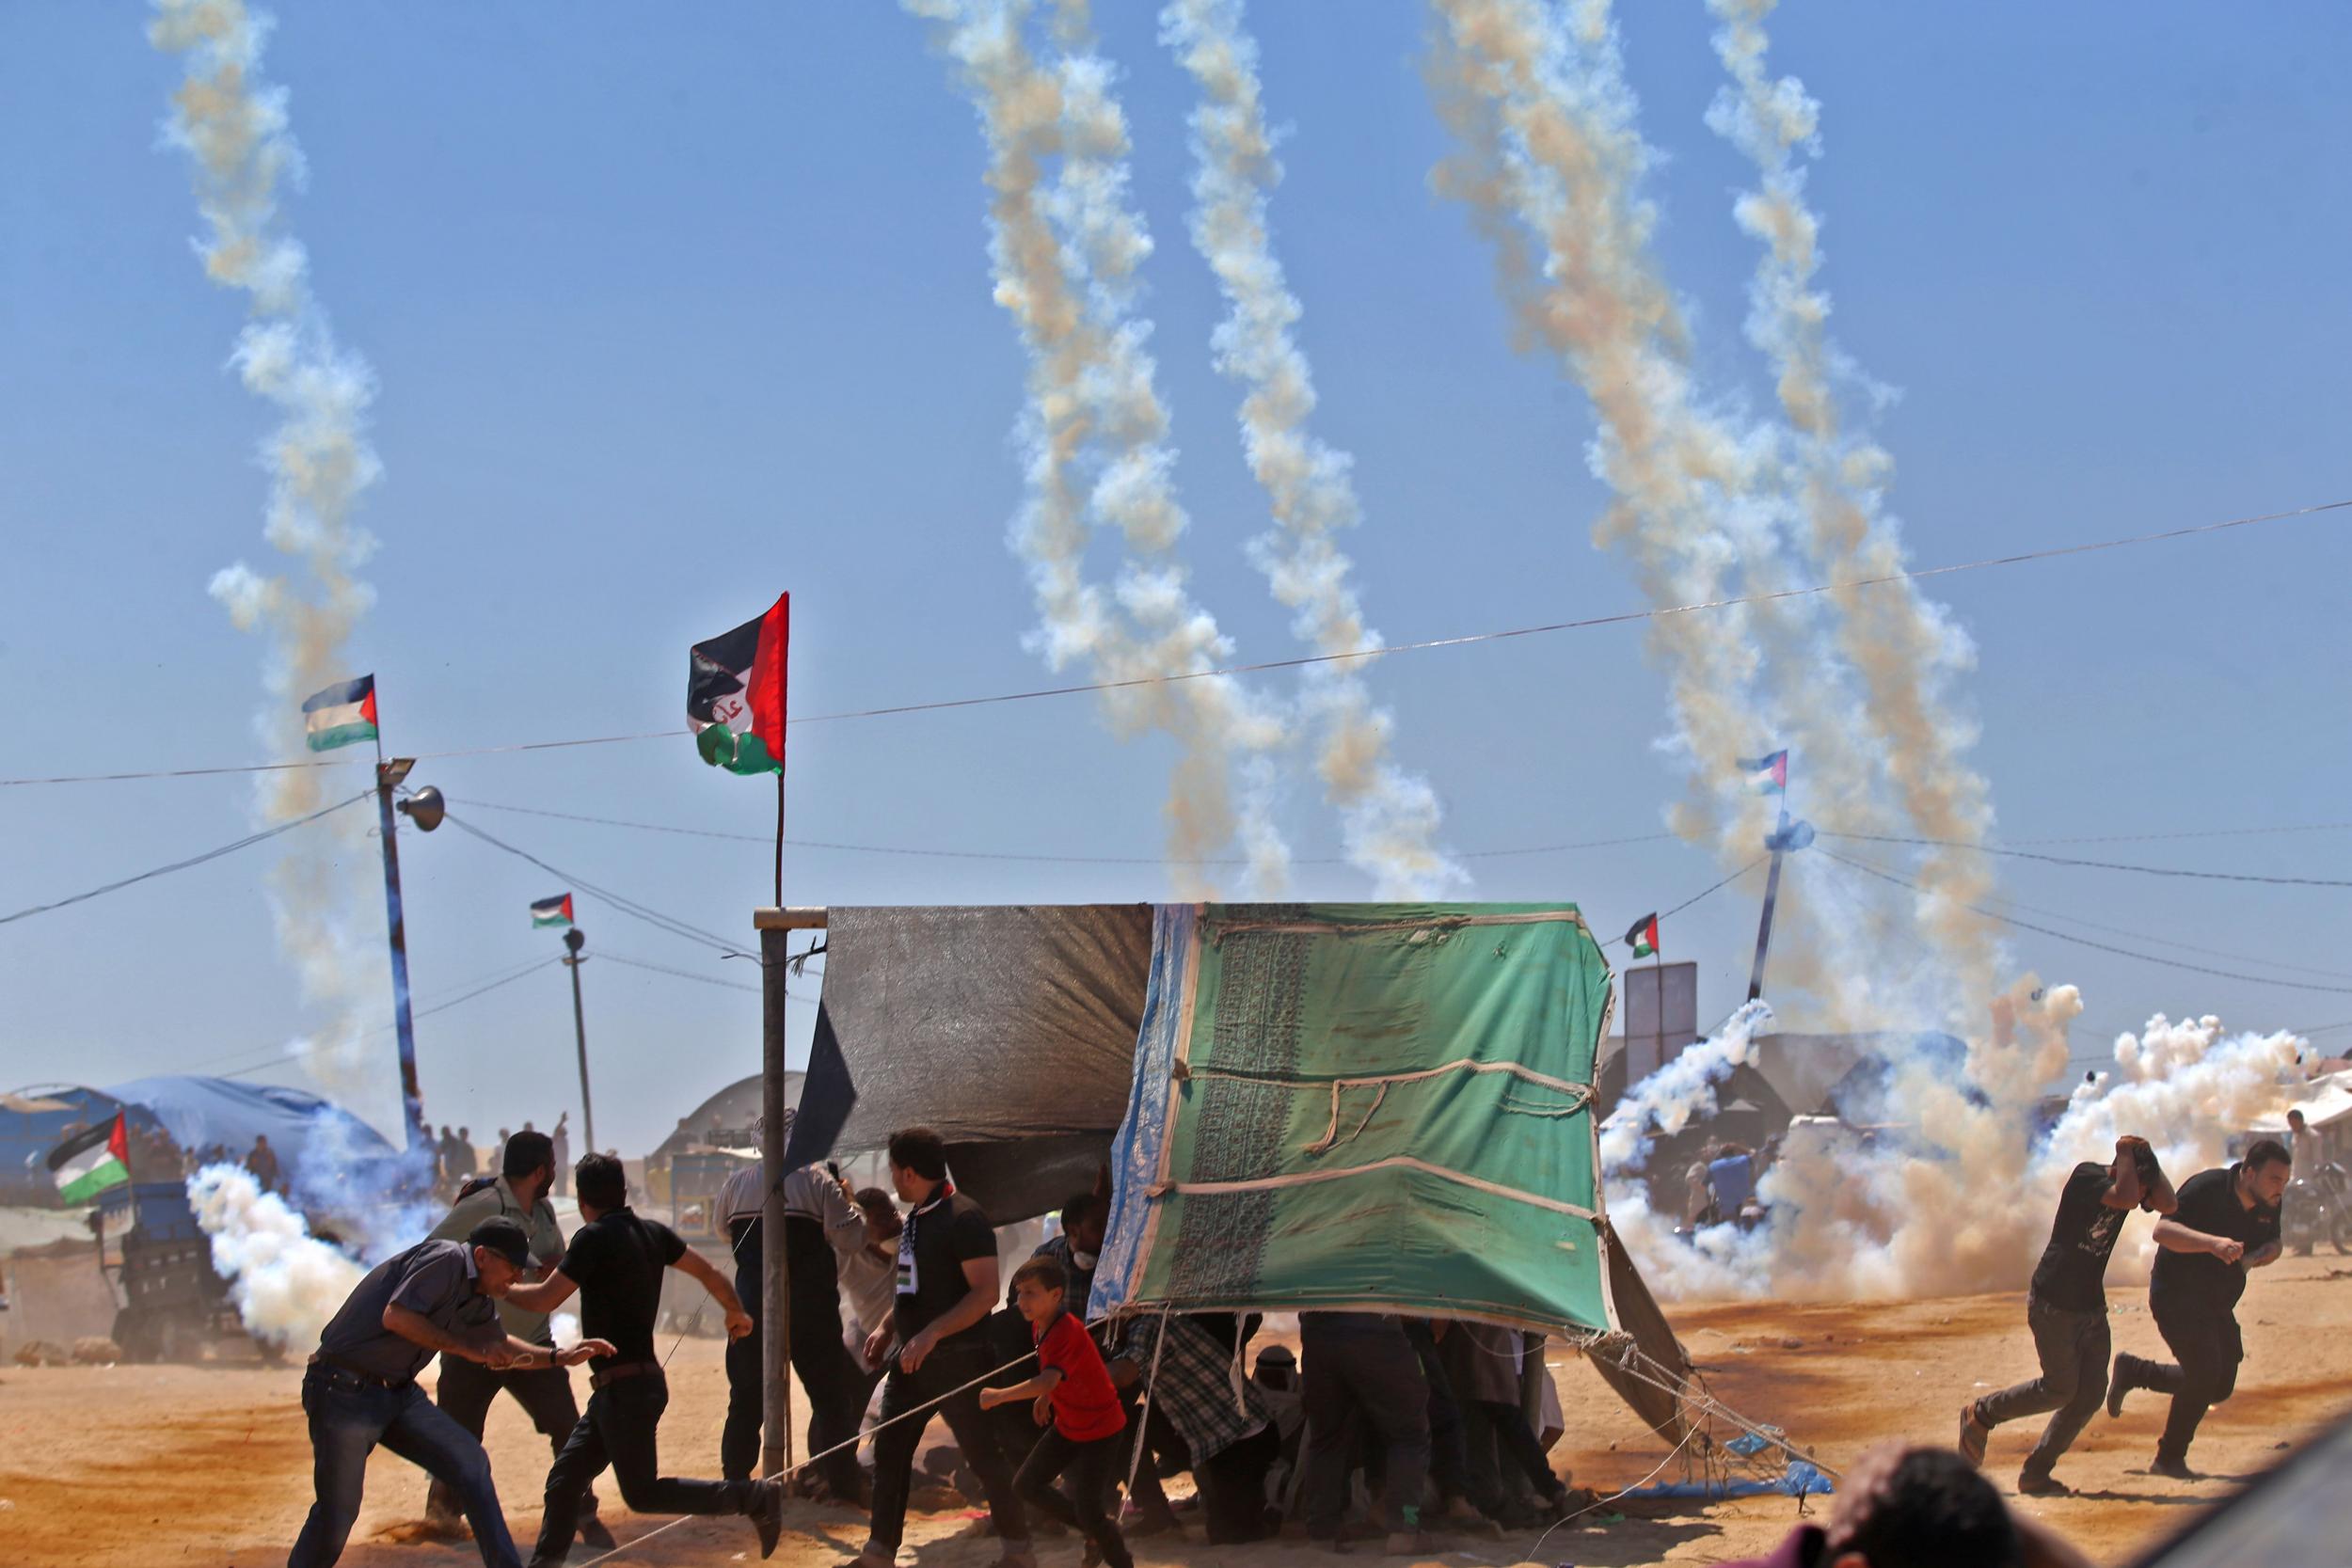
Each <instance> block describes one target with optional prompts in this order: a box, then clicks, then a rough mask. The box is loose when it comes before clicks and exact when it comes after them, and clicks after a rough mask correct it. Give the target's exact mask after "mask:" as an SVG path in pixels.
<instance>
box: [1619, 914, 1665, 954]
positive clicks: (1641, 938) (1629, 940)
mask: <svg viewBox="0 0 2352 1568" xmlns="http://www.w3.org/2000/svg"><path fill="white" fill-rule="evenodd" d="M1625 944H1626V945H1627V946H1628V947H1630V948H1632V949H1633V956H1634V957H1635V958H1656V957H1658V917H1657V916H1656V915H1654V914H1645V915H1644V916H1642V918H1641V919H1639V920H1637V921H1635V922H1634V923H1633V927H1632V929H1630V930H1629V931H1627V932H1626V934H1625Z"/></svg>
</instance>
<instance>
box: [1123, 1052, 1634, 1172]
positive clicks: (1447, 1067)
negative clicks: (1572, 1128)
mask: <svg viewBox="0 0 2352 1568" xmlns="http://www.w3.org/2000/svg"><path fill="white" fill-rule="evenodd" d="M1457 1072H1470V1073H1487V1072H1500V1073H1505V1074H1508V1075H1509V1076H1511V1077H1513V1078H1517V1079H1519V1080H1520V1081H1522V1082H1523V1083H1527V1084H1532V1085H1534V1086H1535V1087H1537V1088H1542V1089H1549V1090H1551V1091H1552V1092H1553V1093H1554V1094H1558V1095H1561V1096H1564V1097H1565V1099H1564V1101H1563V1102H1561V1103H1559V1104H1553V1105H1537V1104H1532V1103H1530V1102H1528V1101H1515V1100H1512V1099H1511V1098H1509V1097H1508V1096H1505V1097H1504V1099H1503V1101H1502V1108H1503V1109H1504V1110H1506V1111H1516V1112H1518V1113H1520V1114H1522V1115H1527V1116H1538V1117H1572V1116H1574V1115H1576V1113H1577V1112H1579V1111H1581V1110H1583V1109H1584V1108H1585V1107H1586V1106H1588V1105H1590V1104H1591V1103H1592V1102H1593V1086H1592V1085H1590V1084H1579V1083H1576V1082H1574V1081H1573V1080H1570V1079H1566V1078H1560V1077H1555V1076H1553V1075H1552V1074H1550V1073H1549V1072H1538V1071H1536V1070H1535V1069H1534V1068H1531V1067H1529V1066H1527V1065H1526V1064H1525V1063H1523V1062H1483V1061H1480V1060H1478V1059H1477V1058H1476V1057H1472V1056H1463V1057H1458V1058H1456V1059H1455V1060H1454V1061H1451V1062H1445V1063H1441V1064H1440V1065H1438V1066H1437V1067H1429V1068H1416V1069H1413V1070H1411V1071H1409V1072H1377V1073H1366V1074H1364V1075H1362V1076H1359V1077H1353V1078H1333V1079H1330V1080H1328V1088H1329V1092H1330V1095H1331V1119H1330V1122H1329V1124H1328V1125H1327V1126H1326V1127H1325V1128H1324V1130H1323V1136H1322V1137H1320V1138H1318V1139H1316V1140H1315V1141H1314V1142H1313V1143H1311V1144H1309V1145H1308V1146H1307V1148H1306V1152H1307V1153H1309V1154H1328V1153H1330V1152H1331V1150H1333V1149H1334V1148H1339V1147H1340V1146H1341V1145H1342V1144H1346V1143H1353V1142H1354V1141H1355V1140H1356V1139H1357V1138H1358V1137H1359V1136H1361V1135H1362V1133H1363V1132H1364V1130H1365V1129H1366V1128H1368V1127H1370V1126H1371V1125H1372V1118H1373V1117H1376V1116H1378V1115H1379V1114H1380V1107H1381V1106H1382V1105H1383V1104H1385V1103H1387V1101H1388V1098H1389V1089H1390V1087H1391V1085H1397V1084H1419V1083H1425V1082H1427V1081H1428V1080H1430V1079H1433V1078H1443V1077H1446V1076H1448V1075H1450V1074H1453V1073H1457ZM1168 1076H1169V1077H1170V1078H1171V1079H1172V1080H1174V1081H1175V1082H1176V1083H1179V1084H1191V1083H1206V1082H1216V1083H1228V1084H1256V1085H1280V1086H1287V1087H1291V1088H1296V1089H1307V1088H1311V1087H1312V1086H1313V1085H1311V1084H1304V1083H1300V1082H1298V1081H1297V1080H1295V1079H1293V1078H1287V1077H1284V1076H1281V1075H1279V1074H1274V1073H1256V1072H1235V1071H1233V1070H1232V1069H1227V1068H1195V1067H1192V1066H1190V1065H1188V1064H1187V1063H1185V1062H1184V1061H1183V1060H1182V1059H1181V1058H1180V1059H1179V1060H1178V1061H1177V1062H1176V1063H1175V1064H1174V1065H1173V1066H1172V1067H1171V1068H1170V1069H1168ZM1350 1089H1375V1090H1377V1091H1378V1092H1377V1093H1375V1095H1374V1096H1373V1101H1372V1104H1371V1106H1370V1107H1369V1108H1367V1109H1366V1110H1365V1112H1364V1114H1363V1116H1362V1117H1360V1118H1359V1120H1358V1121H1357V1123H1356V1128H1355V1131H1353V1132H1349V1133H1348V1134H1347V1135H1346V1136H1345V1137H1342V1136H1341V1135H1340V1109H1341V1104H1340V1102H1341V1099H1342V1097H1343V1096H1344V1095H1345V1094H1346V1093H1347V1091H1348V1090H1350Z"/></svg>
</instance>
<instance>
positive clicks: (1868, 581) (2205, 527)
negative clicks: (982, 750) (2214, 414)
mask: <svg viewBox="0 0 2352 1568" xmlns="http://www.w3.org/2000/svg"><path fill="white" fill-rule="evenodd" d="M2346 508H2352V499H2344V500H2334V501H2323V502H2320V503H2318V504H2316V505H2312V506H2300V507H2294V508H2290V509H2288V510H2286V511H2282V512H2266V513H2261V514H2257V515H2250V516H2244V517H2231V518H2225V519H2223V520H2221V521H2219V522H2211V523H2195V524H2190V525H2188V526H2186V527H2183V528H2173V529H2161V530H2157V531H2152V532H2147V533H2138V534H2131V535H2127V536H2125V537H2122V538H2118V539H2103V540H2094V541H2091V542H2089V543H2085V544H2080V545H2057V546H2047V547H2044V548H2042V549H2035V550H2020V551H2015V552H2012V553H2010V554H2008V555H1998V556H1985V557H1981V558H1979V559H1978V560H1974V561H1962V562H1948V563H1947V564H1945V565H1941V566H1920V567H1912V568H1909V569H1906V570H1903V571H1899V572H1884V573H1881V574H1879V575H1877V576H1873V577H1865V578H1848V579H1846V580H1843V581H1838V582H1821V583H1809V584H1804V585H1801V586H1797V587H1790V588H1780V589H1772V590H1769V591H1764V592H1758V593H1754V594H1728V595H1724V596H1723V597H1720V598H1713V599H1700V600H1693V601H1692V602H1690V603H1687V604H1678V605H1658V606H1650V607H1647V608H1644V609H1639V610H1619V611H1616V612H1614V613H1612V614H1607V615H1588V616H1584V617H1581V618H1580V619H1576V620H1569V621H1552V622H1547V623H1545V624H1543V625H1540V626H1513V627H1509V628H1507V629H1504V630H1500V631H1484V632H1470V633H1466V634H1463V635H1459V636H1454V637H1433V638H1426V639H1423V640H1422V641H1414V642H1391V643H1386V644H1383V645H1382V646H1380V647H1376V648H1365V649H1361V650H1359V651H1357V652H1353V653H1344V654H1302V655H1298V656H1295V657H1289V658H1274V659H1261V660H1257V661H1255V662H1252V663H1245V664H1229V665H1220V666H1217V667H1216V668H1213V669H1207V670H1182V671H1172V672H1168V673H1160V674H1152V675H1134V676H1129V677H1127V678H1124V679H1120V680H1110V681H1085V682H1077V683H1073V684H1072V685H1067V686H1050V687H1037V688H1032V689H1028V690H1024V691H1003V692H994V693H991V694H988V695H984V696H977V697H955V698H946V699H942V700H936V701H930V702H918V703H897V704H891V705H884V706H880V707H866V708H851V709H846V710H843V711H839V712H834V713H814V714H803V715H800V716H798V717H795V718H790V719H788V720H787V724H795V725H797V724H830V723H837V722H841V721H849V720H858V719H882V718H895V717H899V716H903V715H907V714H915V713H942V712H948V711H952V710H955V709H960V708H972V707H987V706H994V705H1002V704H1006V703H1025V702H1034V701H1037V700H1040V699H1042V698H1049V697H1073V696H1082V695H1085V694H1088V693H1092V692H1103V691H1124V690H1130V689H1136V688H1139V687H1150V686H1168V685H1174V684H1177V683H1180V682H1186V681H1197V680H1216V679H1221V678H1226V677H1231V676H1234V675H1248V674H1261V673H1269V672H1273V671H1278V670H1297V669H1306V668H1310V667H1313V666H1318V665H1324V664H1351V663H1356V662H1359V661H1363V660H1370V659H1375V658H1386V657H1391V656H1393V655H1396V654H1413V653H1429V652H1433V651H1436V650H1438V649H1442V648H1461V647H1470V646H1472V645H1474V644H1478V643H1485V642H1502V641H1512V640H1514V639H1518V638H1522V637H1540V636H1547V635H1549V634H1551V633H1555V632H1564V631H1585V630H1590V629H1593V628H1595V627H1599V626H1631V625H1638V624H1642V623H1645V622H1658V621H1665V620H1670V619H1672V618H1674V617H1676V616H1680V615H1693V614H1701V613H1705V612H1707V611H1709V610H1729V609H1734V608H1737V607H1739V606H1741V605H1754V604H1772V603H1777V602H1781V601H1786V600H1795V599H1806V598H1813V597H1817V596H1819V595H1821V594H1846V593H1851V592H1854V591H1856V590H1858V589H1865V588H1879V587H1885V586H1888V585H1891V584H1894V583H1900V582H1918V581H1924V580H1927V579H1929V578H1939V577H1948V576H1951V575H1953V574H1956V573H1961V572H1977V571H1983V570H1986V569H1988V568H1991V567H1995V566H2015V565H2022V564H2025V563H2026V562H2037V561H2056V560H2060V559H2063V558H2065V557H2068V556H2076V555H2091V554H2097V553H2100V552H2103V551H2107V550H2119V549H2127V548H2131V547H2133V546H2140V545H2153V544H2161V543H2166V542H2169V541H2172V540H2179V539H2187V538H2193V537H2196V536H2198V535H2201V534H2212V533H2221V532H2225V531H2233V530H2237V529H2245V528H2251V527H2255V526H2257V525H2260V524H2265V523H2276V522H2286V521H2290V520H2293V519H2296V518H2300V517H2310V516H2315V515H2319V514H2322V513H2328V512H2338V511H2343V510H2344V509H2346ZM688 733H689V732H688V731H687V730H685V729H683V728H675V727H674V728H670V729H661V730H644V731H640V732H637V733H635V734H630V735H606V736H580V737H577V738H572V739H558V740H530V741H514V742H509V743H507V744H504V745H498V746H472V747H462V748H457V749H453V750H449V751H440V752H417V753H414V754H415V756H416V757H417V759H418V760H420V761H439V760H444V759H450V758H457V757H473V756H493V755H498V754H501V753H507V752H544V751H556V750H563V749H566V748H571V747H580V746H610V745H618V744H622V743H626V742H631V741H640V740H660V739H675V738H677V737H679V736H684V735H686V734H688ZM341 765H342V759H331V758H322V759H317V760H314V761H303V762H273V763H251V764H246V765H245V766H242V767H224V768H164V769H158V770H153V771H148V772H125V773H83V774H59V775H55V776H51V777H45V778H31V777H28V778H15V779H0V788H9V787H17V786H24V785H32V784H108V783H116V782H119V781H123V780H131V779H164V778H190V777H199V776H205V775H211V774H218V773H253V772H267V771H272V770H276V769H281V768H310V767H336V766H341Z"/></svg>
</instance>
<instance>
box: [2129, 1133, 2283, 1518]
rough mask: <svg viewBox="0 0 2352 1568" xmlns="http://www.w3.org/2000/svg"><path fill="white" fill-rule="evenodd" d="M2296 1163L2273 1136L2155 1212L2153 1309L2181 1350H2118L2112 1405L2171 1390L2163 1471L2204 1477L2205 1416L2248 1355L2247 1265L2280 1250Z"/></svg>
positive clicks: (2160, 1453) (2161, 1442)
mask: <svg viewBox="0 0 2352 1568" xmlns="http://www.w3.org/2000/svg"><path fill="white" fill-rule="evenodd" d="M2294 1168H2295V1166H2294V1161H2293V1160H2292V1159H2291V1158H2290V1157H2289V1156H2288V1154H2287V1150H2286V1146H2285V1145H2284V1144H2281V1143H2279V1142H2277V1141H2276V1140H2275V1139H2271V1138H2265V1139H2263V1140H2262V1141H2261V1142H2259V1143H2257V1144H2255V1145H2254V1146H2253V1147H2252V1148H2249V1149H2248V1150H2247V1151H2246V1158H2245V1159H2244V1160H2243V1161H2241V1162H2239V1163H2238V1164H2234V1165H2232V1166H2230V1167H2229V1168H2228V1169H2227V1170H2209V1171H2203V1172H2201V1173H2200V1174H2198V1175H2196V1176H2192V1177H2190V1178H2189V1179H2188V1180H2187V1182H2186V1183H2185V1184H2184V1185H2183V1186H2182V1188H2181V1206H2180V1211H2179V1212H2177V1213H2175V1214H2173V1215H2172V1216H2170V1217H2169V1218H2167V1219H2162V1220H2159V1221H2157V1222H2156V1245H2157V1246H2159V1247H2161V1248H2163V1249H2164V1250H2162V1251H2161V1252H2159V1253H2157V1254H2156V1267H2155V1272H2154V1274H2153V1275H2152V1276H2151V1277H2150V1279H2149V1281H2148V1310H2149V1313H2150V1315H2151V1316H2153V1318H2154V1319H2155V1320H2156V1332H2157V1333H2159V1334H2161V1335H2163V1336H2164V1342H2165V1343H2166V1344H2167V1345H2168V1346H2169V1347H2170V1348H2171V1351H2172V1354H2174V1355H2175V1356H2176V1357H2178V1358H2179V1359H2178V1361H2177V1362H2173V1363H2167V1362H2162V1361H2149V1360H2145V1359H2143V1358H2141V1357H2139V1356H2137V1355H2119V1356H2117V1357H2116V1358H2115V1382H2114V1385H2113V1386H2112V1387H2111V1388H2110V1389H2109V1390H2108V1393H2107V1414H2108V1415H2110V1416H2121V1415H2122V1413H2123V1396H2124V1395H2125V1394H2127V1393H2129V1392H2131V1390H2133V1389H2135V1388H2151V1389H2153V1390H2155V1391H2156V1392H2157V1393H2160V1394H2169V1395H2171V1396H2172V1412H2171V1414H2170V1415H2169V1417H2167V1418H2166V1419H2165V1423H2164V1435H2163V1436H2162V1437H2160V1438H2158V1439H2157V1441H2156V1458H2155V1463H2154V1464H2153V1465H2149V1468H2150V1469H2151V1470H2153V1471H2154V1472H2155V1473H2156V1474H2157V1475H2160V1476H2169V1477H2171V1478H2172V1479H2173V1480H2175V1481H2192V1480H2194V1479H2196V1473H2195V1472H2194V1471H2192V1470H2191V1469H2190V1468H2189V1467H2188V1445H2189V1440H2190V1439H2191V1438H2193V1437H2195V1436H2196V1435H2197V1423H2198V1422H2200V1421H2201V1420H2203V1419H2204V1418H2205V1412H2206V1411H2207V1410H2209V1409H2211V1408H2212V1407H2213V1406H2215V1405H2217V1404H2219V1403H2220V1402H2222V1401H2224V1400H2226V1399H2228V1398H2229V1397H2230V1396H2231V1394H2233V1392H2235V1391H2236V1389H2237V1369H2238V1363H2239V1362H2241V1361H2243V1360H2245V1359H2246V1341H2245V1339H2244V1338H2242V1337H2241V1336H2240V1335H2239V1333H2238V1325H2237V1313H2236V1307H2237V1302H2238V1297H2240V1296H2242V1295H2244V1294H2245V1293H2246V1271H2247V1270H2249V1269H2259V1268H2261V1267H2262V1266H2263V1265H2264V1264H2265V1263H2275V1262H2277V1261H2278V1259H2279V1200H2280V1198H2281V1197H2283V1196H2285V1195H2286V1190H2287V1178H2288V1177H2289V1176H2290V1175H2291V1174H2293V1171H2294Z"/></svg>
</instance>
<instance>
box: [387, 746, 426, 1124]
mask: <svg viewBox="0 0 2352 1568" xmlns="http://www.w3.org/2000/svg"><path fill="white" fill-rule="evenodd" d="M416 766H417V761H416V758H414V757H394V758H392V759H391V760H390V761H389V762H387V761H386V760H385V759H384V748H383V745H382V743H381V742H380V741H379V742H378V743H377V746H376V752H375V815H376V821H377V823H378V825H379V826H380V827H381V828H382V830H383V832H382V835H381V836H382V837H383V840H384V915H385V925H386V928H387V930H388V931H389V936H390V940H391V947H392V1026H393V1029H394V1030H395V1032H396V1033H397V1034H398V1035H399V1037H400V1096H401V1103H402V1106H403V1108H404V1111H405V1116H406V1117H407V1121H408V1150H409V1152H410V1153H412V1154H414V1153H417V1152H419V1151H420V1150H422V1149H423V1148H426V1147H427V1146H428V1145H429V1144H430V1142H431V1139H430V1138H429V1137H428V1136H427V1134H426V1132H425V1126H424V1096H423V1094H422V1093H421V1091H420V1090H419V1089H418V1087H417V1030H416V1024H415V1022H414V1021H413V1020H412V1019H411V1018H410V1016H409V1011H408V927H407V925H406V923H405V921H404V920H403V919H402V918H401V912H400V846H399V840H398V838H397V837H396V836H395V833H394V829H393V821H394V818H393V816H392V791H393V790H394V789H396V788H398V787H399V786H400V783H401V781H402V780H404V779H405V778H407V777H408V770H409V769H410V768H414V767H416ZM435 800H436V802H437V801H438V800H439V797H438V796H436V797H435ZM439 821H440V816H439V814H438V812H436V813H435V814H434V816H433V820H432V821H431V822H427V821H425V820H424V819H423V818H421V817H419V818H417V826H418V827H419V828H421V829H423V830H425V831H427V832H430V831H431V830H432V829H433V828H434V827H435V826H436V825H437V824H438V823H439Z"/></svg>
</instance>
